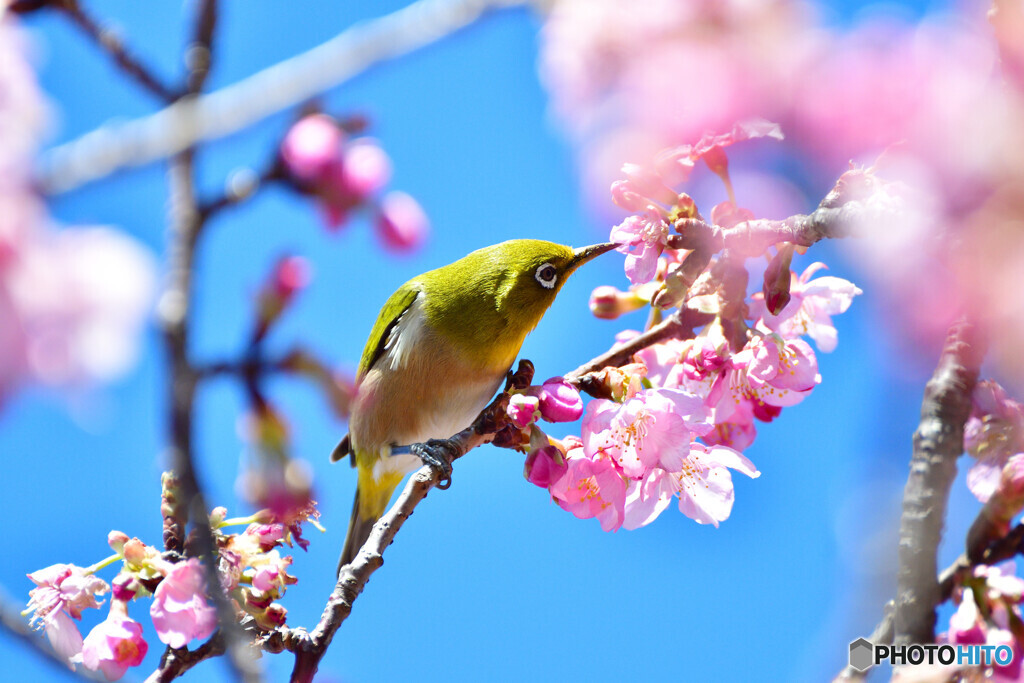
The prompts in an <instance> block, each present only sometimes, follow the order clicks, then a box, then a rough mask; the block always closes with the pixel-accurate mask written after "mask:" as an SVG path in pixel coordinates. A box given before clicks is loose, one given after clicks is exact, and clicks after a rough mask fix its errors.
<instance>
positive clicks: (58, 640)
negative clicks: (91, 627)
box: [43, 611, 82, 670]
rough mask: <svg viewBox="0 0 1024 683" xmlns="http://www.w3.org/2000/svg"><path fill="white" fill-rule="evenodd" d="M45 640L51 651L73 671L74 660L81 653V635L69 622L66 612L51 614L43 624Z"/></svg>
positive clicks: (73, 624) (73, 623)
mask: <svg viewBox="0 0 1024 683" xmlns="http://www.w3.org/2000/svg"><path fill="white" fill-rule="evenodd" d="M43 624H44V629H45V633H46V639H47V640H49V641H50V645H52V646H53V651H54V652H56V653H57V655H58V656H59V657H61V658H62V659H64V660H66V661H67V665H68V668H69V669H72V670H74V668H75V658H76V657H77V656H78V655H79V654H81V652H82V633H81V632H80V631H79V630H78V627H77V626H75V622H73V621H71V617H69V616H68V614H67V612H64V611H57V612H54V613H52V614H51V615H50V616H49V618H47V619H46V620H45V621H44V622H43Z"/></svg>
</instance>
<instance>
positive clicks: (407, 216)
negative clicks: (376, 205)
mask: <svg viewBox="0 0 1024 683" xmlns="http://www.w3.org/2000/svg"><path fill="white" fill-rule="evenodd" d="M429 233H430V221H429V220H428V219H427V214H425V213H424V212H423V208H422V207H421V206H420V205H419V202H417V201H416V200H415V199H413V198H412V196H410V195H408V194H406V193H405V192H399V191H392V192H389V193H388V194H387V195H385V196H384V199H383V200H381V203H380V213H379V214H378V216H377V235H378V236H379V237H380V239H381V241H382V242H383V243H384V246H386V247H388V248H390V249H393V250H395V251H410V250H413V249H416V248H417V247H419V246H420V245H422V244H423V242H424V241H426V239H427V235H428V234H429Z"/></svg>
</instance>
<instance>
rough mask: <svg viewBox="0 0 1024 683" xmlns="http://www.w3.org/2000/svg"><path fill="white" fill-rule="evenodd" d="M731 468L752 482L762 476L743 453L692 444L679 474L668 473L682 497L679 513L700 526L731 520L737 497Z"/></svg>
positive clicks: (666, 474)
mask: <svg viewBox="0 0 1024 683" xmlns="http://www.w3.org/2000/svg"><path fill="white" fill-rule="evenodd" d="M729 469H734V470H736V471H738V472H742V473H743V474H745V475H747V476H748V477H750V478H752V479H756V478H757V477H759V476H761V473H760V472H758V471H757V468H756V467H754V463H752V462H750V460H748V459H747V458H745V457H743V455H742V454H740V453H738V452H737V451H734V450H733V449H731V448H728V447H726V446H702V445H701V444H699V443H695V444H693V447H692V448H691V450H690V454H689V456H688V457H687V458H686V460H685V461H684V462H683V466H682V469H680V470H679V471H678V472H667V473H665V475H664V476H665V477H668V478H669V480H670V481H671V482H672V485H673V486H674V487H675V489H676V494H677V495H678V496H679V510H680V511H681V512H682V513H683V514H684V515H686V516H687V517H689V518H691V519H693V520H694V521H695V522H697V523H699V524H714V525H715V526H716V527H717V526H718V523H719V522H723V521H725V520H726V519H728V518H729V514H730V513H731V512H732V504H733V500H734V499H735V497H736V494H735V492H734V490H733V485H732V476H731V475H730V474H729Z"/></svg>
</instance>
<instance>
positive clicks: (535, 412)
mask: <svg viewBox="0 0 1024 683" xmlns="http://www.w3.org/2000/svg"><path fill="white" fill-rule="evenodd" d="M539 408H540V399H539V398H538V397H536V396H527V395H526V394H514V395H513V396H512V398H510V399H509V401H508V408H507V409H506V412H507V413H508V416H509V418H510V419H511V420H512V424H514V425H515V426H516V427H519V428H520V429H522V428H524V427H526V426H528V425H530V424H532V423H533V422H534V421H535V420H536V419H537V418H538V417H539V415H540V412H539Z"/></svg>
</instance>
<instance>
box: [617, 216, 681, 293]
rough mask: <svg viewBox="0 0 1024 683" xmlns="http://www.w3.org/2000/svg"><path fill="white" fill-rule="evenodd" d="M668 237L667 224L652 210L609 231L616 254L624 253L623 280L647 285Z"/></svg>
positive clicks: (630, 217)
mask: <svg viewBox="0 0 1024 683" xmlns="http://www.w3.org/2000/svg"><path fill="white" fill-rule="evenodd" d="M668 234H669V226H668V223H667V222H665V218H664V217H663V216H662V215H661V214H660V213H659V212H658V211H657V210H656V209H654V208H653V207H648V208H646V209H644V211H643V212H641V213H640V214H636V215H633V216H629V217H628V218H626V220H624V221H623V222H622V223H620V224H619V225H617V226H615V227H614V228H612V232H611V236H610V238H609V239H610V240H611V241H612V242H615V243H617V244H619V245H620V246H619V247H618V251H620V252H622V253H623V254H626V277H628V278H629V281H630V282H632V283H634V284H637V283H641V282H649V281H650V280H651V278H653V277H654V274H655V272H657V269H658V257H659V256H661V252H662V251H663V250H664V249H665V245H666V240H667V239H668Z"/></svg>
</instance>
